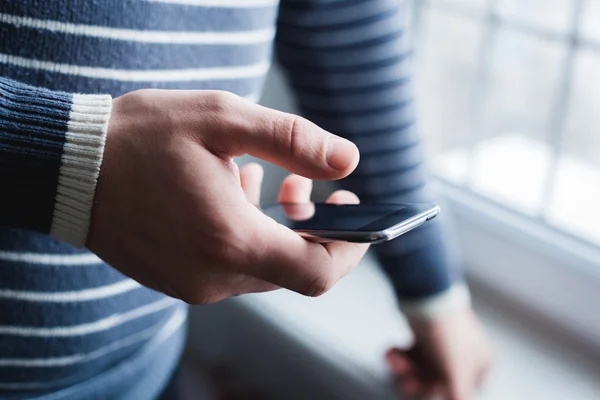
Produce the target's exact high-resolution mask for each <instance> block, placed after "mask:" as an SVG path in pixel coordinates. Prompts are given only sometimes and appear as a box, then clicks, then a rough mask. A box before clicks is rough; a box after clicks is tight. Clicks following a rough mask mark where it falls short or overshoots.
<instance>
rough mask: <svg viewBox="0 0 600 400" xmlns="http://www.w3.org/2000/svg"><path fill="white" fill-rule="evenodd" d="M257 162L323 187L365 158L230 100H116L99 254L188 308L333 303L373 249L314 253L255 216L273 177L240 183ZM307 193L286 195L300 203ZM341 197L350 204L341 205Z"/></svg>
mask: <svg viewBox="0 0 600 400" xmlns="http://www.w3.org/2000/svg"><path fill="white" fill-rule="evenodd" d="M246 153H247V154H251V155H253V156H256V157H260V158H262V159H265V160H267V161H270V162H273V163H275V164H277V165H279V166H281V167H284V168H287V169H288V170H290V171H292V172H294V173H297V174H300V175H303V176H306V177H308V178H313V179H339V178H343V177H345V176H347V175H348V174H349V173H350V172H352V171H353V170H354V168H355V167H356V165H357V163H358V158H359V155H358V150H357V148H356V146H354V145H353V144H352V143H350V142H348V141H346V140H344V139H341V138H339V137H336V136H334V135H332V134H330V133H328V132H326V131H324V130H322V129H320V128H319V127H317V126H316V125H314V124H312V123H310V122H308V121H306V120H304V119H301V118H299V117H296V116H293V115H290V114H285V113H280V112H277V111H274V110H270V109H267V108H264V107H261V106H258V105H256V104H253V103H251V102H249V101H246V100H244V99H242V98H240V97H237V96H235V95H233V94H229V93H226V92H214V91H161V90H144V91H138V92H132V93H129V94H126V95H124V96H122V97H119V98H117V99H115V100H114V102H113V113H112V117H111V121H110V124H109V131H108V137H107V143H106V150H105V155H104V161H103V165H102V168H101V171H100V178H99V182H98V187H97V190H96V197H95V205H94V209H93V215H92V226H91V228H90V235H89V237H88V243H87V245H88V247H89V248H90V250H92V251H93V252H95V253H96V254H98V255H99V256H100V257H101V258H103V259H104V260H105V261H107V262H108V263H109V264H110V265H112V266H113V267H115V268H116V269H118V270H120V271H121V272H123V273H124V274H126V275H128V276H130V277H132V278H133V279H135V280H137V281H139V282H141V283H142V284H144V285H146V286H149V287H151V288H153V289H156V290H159V291H161V292H163V293H166V294H168V295H170V296H173V297H177V298H180V299H183V300H184V301H186V302H188V303H194V304H199V303H211V302H215V301H219V300H221V299H224V298H227V297H230V296H233V295H239V294H243V293H249V292H260V291H267V290H273V289H276V288H278V287H285V288H288V289H291V290H294V291H297V292H299V293H302V294H305V295H311V296H318V295H320V294H323V293H324V292H326V291H327V290H328V289H329V288H331V287H332V286H333V285H334V284H335V283H336V282H337V281H338V280H339V279H340V278H342V277H343V276H344V275H346V274H347V273H348V272H349V270H350V269H351V268H352V267H353V266H354V265H355V264H356V263H357V262H358V261H359V260H360V258H361V257H362V256H363V255H364V253H365V251H366V249H367V247H366V246H364V245H357V244H350V243H329V244H325V245H321V244H316V243H312V242H308V241H306V240H304V239H302V238H301V237H300V236H299V235H297V234H296V233H294V232H293V231H291V230H289V229H287V228H285V227H284V226H282V225H279V224H277V223H276V222H275V221H274V220H272V219H270V218H268V217H267V216H265V215H264V214H263V213H262V212H260V211H259V210H258V209H257V208H256V206H255V205H254V204H253V203H255V202H256V201H257V198H258V197H257V192H258V193H260V180H261V178H260V177H261V176H262V175H261V173H260V172H256V167H250V168H249V169H246V170H244V171H243V173H242V177H240V173H239V171H238V168H237V165H236V164H235V163H234V162H233V161H232V159H233V157H236V156H240V155H243V154H246ZM291 179H292V180H294V179H298V178H297V177H296V178H291ZM297 184H298V185H300V186H302V185H304V186H306V184H302V183H297ZM297 184H294V185H291V186H290V184H287V186H286V185H284V187H283V188H282V195H283V196H284V198H286V199H287V200H288V201H290V200H292V201H294V200H297V196H295V195H290V194H289V193H288V192H290V191H291V192H293V191H294V190H296V189H295V187H296V185H297ZM285 193H287V194H285ZM292 194H293V193H292ZM247 196H248V197H247ZM339 196H341V197H342V198H343V199H342V200H344V199H348V196H349V195H348V194H343V193H342V194H341V195H340V194H337V195H335V196H334V198H333V199H332V200H333V201H339V200H340V197H339ZM350 197H352V196H350ZM249 200H250V201H249ZM350 200H351V201H354V197H352V198H351V199H350Z"/></svg>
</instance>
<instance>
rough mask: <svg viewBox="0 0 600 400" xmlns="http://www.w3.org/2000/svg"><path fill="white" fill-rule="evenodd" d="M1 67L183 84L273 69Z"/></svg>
mask: <svg viewBox="0 0 600 400" xmlns="http://www.w3.org/2000/svg"><path fill="white" fill-rule="evenodd" d="M0 63H2V64H10V65H15V66H18V67H23V68H30V69H37V70H43V71H49V72H55V73H61V74H66V75H77V76H84V77H87V78H97V79H111V80H116V81H128V82H180V81H208V80H217V79H246V78H257V77H261V76H263V75H264V74H266V73H267V71H268V70H269V67H270V65H269V62H261V63H258V64H251V65H242V66H235V67H213V68H197V69H164V70H161V69H153V70H131V69H111V68H96V67H86V66H80V65H70V64H58V63H53V62H49V61H39V60H34V59H31V58H23V57H16V56H12V55H9V54H0Z"/></svg>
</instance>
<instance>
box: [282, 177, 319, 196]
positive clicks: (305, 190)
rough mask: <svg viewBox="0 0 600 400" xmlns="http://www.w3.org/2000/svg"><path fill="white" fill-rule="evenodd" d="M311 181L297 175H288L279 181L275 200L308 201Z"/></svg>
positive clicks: (311, 185) (311, 186)
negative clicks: (277, 194)
mask: <svg viewBox="0 0 600 400" xmlns="http://www.w3.org/2000/svg"><path fill="white" fill-rule="evenodd" d="M312 188H313V182H312V180H310V179H307V178H304V177H302V176H299V175H294V174H292V175H288V176H286V177H285V179H284V180H283V182H281V189H280V190H279V196H278V197H277V202H279V203H308V202H310V194H311V193H312Z"/></svg>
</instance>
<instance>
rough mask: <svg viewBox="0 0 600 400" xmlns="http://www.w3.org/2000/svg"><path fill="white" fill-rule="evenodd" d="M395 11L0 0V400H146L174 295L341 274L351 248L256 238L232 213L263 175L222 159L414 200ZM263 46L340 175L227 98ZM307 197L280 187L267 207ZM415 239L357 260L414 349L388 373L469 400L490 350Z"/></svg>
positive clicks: (176, 325) (253, 218)
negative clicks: (372, 262)
mask: <svg viewBox="0 0 600 400" xmlns="http://www.w3.org/2000/svg"><path fill="white" fill-rule="evenodd" d="M403 14H404V4H403V3H400V2H397V1H391V0H390V1H387V0H347V1H333V2H332V1H326V0H313V1H302V2H300V1H294V0H283V1H282V2H281V4H279V7H278V2H277V1H276V0H107V1H103V2H89V1H86V0H21V1H10V0H9V1H4V2H2V3H1V4H0V77H2V78H0V102H1V103H0V124H1V125H0V185H1V187H2V191H3V195H2V208H1V210H2V211H0V226H2V227H3V228H2V229H0V266H1V268H0V275H1V276H0V285H2V287H1V288H0V338H1V339H0V390H1V391H2V392H0V394H1V396H3V397H6V398H29V397H36V398H61V399H71V398H72V399H81V398H123V399H131V398H148V399H150V398H155V397H157V396H159V394H160V392H161V391H162V390H163V388H164V387H165V385H166V382H167V381H168V379H169V376H170V375H171V373H172V371H173V369H174V368H175V366H176V364H177V362H178V357H179V354H180V350H181V345H182V343H183V333H182V332H183V329H182V325H183V322H184V321H185V315H186V310H185V308H184V307H182V305H181V303H180V302H177V301H175V300H173V299H172V297H174V298H179V299H183V300H184V301H186V302H188V303H194V304H205V303H210V302H214V301H218V300H221V299H223V298H226V297H229V296H231V295H237V294H242V293H249V292H259V291H267V290H273V289H276V288H278V287H284V288H288V289H291V290H295V291H297V292H299V293H302V294H305V295H313V296H316V295H319V294H321V293H324V292H325V291H327V290H328V289H329V288H330V287H331V286H332V285H333V284H334V283H335V282H336V281H337V280H338V279H340V278H341V277H342V276H343V275H345V274H346V273H347V272H348V270H349V268H350V267H351V266H352V265H354V264H355V263H356V262H357V261H358V259H359V258H360V257H361V256H362V255H363V253H364V251H365V250H366V248H365V247H364V246H359V245H353V244H348V243H345V244H342V243H335V244H328V245H326V246H322V245H318V244H314V243H309V242H306V241H304V240H302V239H301V238H300V237H299V236H298V235H295V234H294V233H293V232H291V231H289V230H287V229H285V228H283V227H281V226H279V225H277V224H274V223H273V221H271V220H269V219H268V218H266V217H265V216H263V215H262V214H261V213H260V212H258V211H257V210H256V208H255V207H254V206H253V205H252V203H254V202H256V201H257V199H258V192H259V191H260V175H261V172H260V171H259V170H257V169H256V167H254V166H250V167H248V168H246V169H243V170H242V171H240V172H239V173H238V171H237V167H236V166H235V164H234V163H233V162H232V158H233V157H235V156H239V155H242V154H245V153H248V154H252V155H255V156H258V157H261V158H263V159H265V160H268V161H271V162H274V163H276V164H278V165H280V166H283V167H285V168H287V169H289V170H290V171H292V172H294V173H297V174H299V175H302V176H304V177H307V178H312V179H339V178H343V177H345V176H347V175H348V174H349V173H350V172H352V171H353V170H354V169H355V168H356V171H355V172H354V174H353V176H352V177H350V178H348V179H347V180H345V181H343V185H344V186H345V188H346V189H349V190H352V191H354V192H356V193H357V194H358V196H359V197H360V198H361V199H363V200H370V201H422V200H427V199H428V198H429V195H428V194H427V193H426V186H425V183H426V180H425V173H424V169H423V166H422V162H421V161H422V160H421V154H420V142H419V138H418V135H417V134H416V131H415V128H414V118H413V111H412V103H411V97H410V96H411V92H410V90H409V87H410V81H409V75H408V74H409V69H408V61H409V57H408V55H409V48H408V45H407V43H406V35H405V32H404V31H403V29H402V21H403V18H402V16H403ZM275 25H277V29H275ZM275 31H277V37H276V45H277V54H278V56H279V59H280V61H281V63H282V65H283V66H284V67H285V68H286V70H287V72H288V75H289V77H290V80H291V83H292V86H293V87H294V88H295V89H296V93H297V95H298V100H299V103H300V105H301V107H302V109H303V111H304V112H305V114H306V116H307V117H309V118H310V119H311V120H312V121H314V122H316V123H317V124H318V125H320V126H322V127H324V128H325V129H328V130H329V131H331V132H335V133H336V134H339V135H342V136H345V137H347V138H349V139H351V140H352V141H353V142H354V143H356V145H357V146H358V147H359V149H360V151H361V157H362V159H361V162H360V164H359V166H358V167H356V166H357V162H358V152H357V149H356V147H355V146H354V145H353V144H352V143H350V142H348V141H346V140H343V139H341V138H339V137H337V136H334V135H331V134H329V133H328V132H326V131H323V130H322V129H320V128H318V127H317V126H316V125H313V124H311V123H309V122H308V121H306V120H303V119H300V118H297V117H294V116H290V115H287V114H282V113H278V112H275V111H272V110H268V109H265V108H262V107H259V106H257V105H255V104H253V103H252V102H250V101H248V100H244V99H242V98H241V97H238V96H242V97H246V98H249V99H256V98H257V96H258V95H259V93H260V89H261V85H262V82H263V79H264V75H265V73H266V71H267V69H268V64H269V59H270V56H271V49H272V43H273V36H274V33H275ZM145 88H152V89H155V90H143V91H136V90H137V89H145ZM156 89H183V90H181V91H172V90H171V91H168V90H156ZM214 90H220V91H218V92H215V91H214ZM227 92H231V93H235V94H237V95H238V96H235V95H234V94H231V93H227ZM69 93H83V94H69ZM111 96H112V97H111ZM309 194H310V184H309V182H308V181H306V179H303V178H300V177H298V176H295V175H292V176H291V177H290V178H288V180H287V181H286V183H285V184H284V186H283V187H282V192H281V195H280V199H282V200H284V201H299V200H303V199H306V198H308V196H309ZM330 201H333V202H353V201H357V199H356V198H355V197H354V196H353V195H352V194H351V193H348V192H344V191H341V192H337V193H335V194H334V195H332V197H331V198H330ZM428 225H429V226H428V227H424V228H423V229H419V230H417V231H415V232H414V233H412V234H410V235H407V236H406V237H403V238H401V239H399V240H396V241H394V242H391V243H389V244H387V245H381V246H377V254H378V256H379V258H380V260H381V262H382V265H383V267H384V269H385V270H386V272H387V273H388V274H389V275H390V277H391V279H393V282H394V285H395V288H396V291H397V293H398V296H399V299H400V304H401V306H402V307H403V308H404V310H405V312H406V314H407V315H408V317H409V320H410V321H411V325H412V326H413V328H414V330H415V333H416V344H415V346H414V348H413V349H411V350H409V351H408V352H402V351H400V350H392V351H390V353H389V354H388V360H389V363H390V367H391V369H392V371H393V372H394V373H395V374H396V376H397V377H398V384H399V389H401V390H402V391H404V392H407V393H408V394H417V395H421V394H423V395H424V394H429V393H440V394H442V395H443V396H445V397H446V398H448V399H470V398H472V396H473V394H474V392H475V389H476V388H477V386H478V383H479V381H480V379H481V378H482V376H483V374H484V372H485V369H486V367H487V365H488V363H489V359H488V357H489V356H488V347H487V344H486V342H485V339H484V337H483V334H482V333H481V330H480V328H479V325H478V323H477V320H476V318H475V317H474V315H473V313H472V311H471V309H470V306H469V302H468V293H467V290H466V288H465V286H464V284H462V283H461V280H460V275H459V274H458V271H457V269H456V268H455V263H454V262H453V260H452V259H451V258H450V257H449V255H448V254H449V253H448V249H447V246H446V244H445V243H444V237H443V235H442V233H441V228H440V227H439V225H438V224H437V223H432V224H428ZM84 246H85V247H87V248H89V249H90V250H91V251H92V252H94V253H95V254H98V255H99V256H100V258H101V259H102V260H104V261H106V262H107V263H108V264H106V263H104V262H103V261H101V260H100V259H99V258H97V257H96V256H95V255H93V254H91V253H89V252H88V251H87V250H81V248H82V247H84ZM109 264H110V266H109ZM122 274H125V275H127V276H129V277H130V278H133V280H131V279H128V278H125V277H124V276H123V275H122ZM138 282H139V283H141V284H142V285H144V286H147V287H149V288H152V289H155V290H156V292H155V291H152V290H149V289H146V288H145V287H143V286H140V285H139V284H138ZM158 292H162V293H164V294H167V295H169V296H171V297H165V296H164V295H163V294H159V293H158Z"/></svg>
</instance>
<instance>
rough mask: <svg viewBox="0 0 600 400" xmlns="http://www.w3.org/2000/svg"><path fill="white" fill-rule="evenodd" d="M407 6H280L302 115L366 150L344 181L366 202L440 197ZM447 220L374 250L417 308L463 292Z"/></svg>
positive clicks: (286, 62)
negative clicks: (423, 125)
mask: <svg viewBox="0 0 600 400" xmlns="http://www.w3.org/2000/svg"><path fill="white" fill-rule="evenodd" d="M344 4H345V5H344ZM404 13H405V7H404V5H402V4H400V5H399V3H398V2H389V1H381V0H369V1H364V2H358V3H356V2H352V4H350V3H328V2H321V1H318V0H315V1H312V2H307V3H302V5H299V4H298V3H294V2H288V3H286V2H283V3H282V7H281V14H280V22H279V33H278V42H277V43H278V44H277V50H278V56H279V60H280V62H281V63H282V64H283V66H284V67H285V69H286V71H287V73H288V76H289V78H290V80H291V83H292V87H293V88H294V89H295V91H296V93H297V95H298V100H299V103H300V106H301V108H302V110H303V112H304V114H305V115H306V116H307V117H308V118H309V119H311V120H313V121H314V122H316V123H317V124H319V125H321V126H323V127H324V128H326V129H328V130H330V131H332V132H335V133H337V134H340V135H343V136H346V137H347V138H349V139H351V140H352V141H353V142H354V143H355V144H356V145H357V146H358V147H359V149H360V152H361V162H360V164H359V166H358V168H357V169H356V171H355V173H354V174H353V175H352V176H351V177H350V178H347V179H345V180H344V181H342V182H341V183H342V185H343V186H344V187H345V188H346V189H349V190H352V191H353V192H355V193H356V194H357V195H358V196H359V197H360V198H361V200H362V201H375V202H432V201H435V198H434V196H433V195H432V194H431V192H430V190H429V188H428V176H427V171H426V168H425V165H424V163H423V161H424V159H423V151H422V143H421V139H420V136H419V132H418V130H417V125H416V123H415V122H416V121H415V110H414V104H413V101H412V100H413V99H412V97H413V89H412V82H411V47H410V42H409V40H408V35H407V32H405V31H404V30H403V26H404V25H403V21H404ZM443 218H444V217H443V216H441V217H439V218H438V219H436V220H435V222H430V223H427V224H426V225H424V226H423V227H421V228H419V229H417V230H415V231H413V232H411V233H409V234H407V235H405V236H403V237H402V238H399V239H397V240H395V241H393V242H390V243H387V244H383V245H378V246H375V247H374V249H375V251H376V254H377V256H378V258H379V260H380V261H381V263H382V266H383V268H384V270H385V271H386V273H387V274H388V275H389V276H390V277H391V279H392V281H393V283H394V287H395V289H396V292H397V294H398V297H399V298H400V300H401V303H403V304H410V305H412V306H415V307H412V309H413V310H414V309H416V308H418V307H416V305H417V304H422V305H423V308H424V309H426V308H428V306H427V304H433V303H432V301H434V299H438V300H439V299H445V297H444V293H446V294H448V293H449V296H451V297H452V298H454V297H457V296H456V295H454V294H453V293H456V292H457V290H456V289H452V287H453V286H454V285H455V284H457V283H459V282H460V281H461V274H460V270H459V269H458V268H457V265H458V263H457V262H456V260H455V258H454V257H453V256H452V251H451V250H452V246H451V245H450V244H449V243H448V242H447V236H446V235H445V234H444V232H443V227H442V222H443ZM459 291H460V290H459ZM463 297H464V296H463ZM442 302H446V303H448V304H450V303H452V302H454V300H452V301H445V300H442ZM437 303H440V301H437ZM429 308H430V309H433V308H436V309H440V307H439V306H436V307H429Z"/></svg>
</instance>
